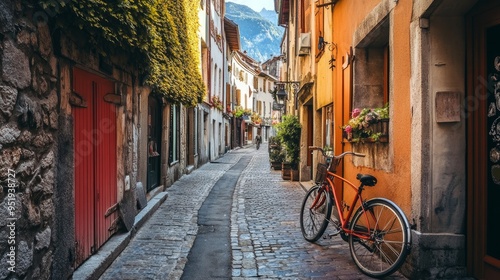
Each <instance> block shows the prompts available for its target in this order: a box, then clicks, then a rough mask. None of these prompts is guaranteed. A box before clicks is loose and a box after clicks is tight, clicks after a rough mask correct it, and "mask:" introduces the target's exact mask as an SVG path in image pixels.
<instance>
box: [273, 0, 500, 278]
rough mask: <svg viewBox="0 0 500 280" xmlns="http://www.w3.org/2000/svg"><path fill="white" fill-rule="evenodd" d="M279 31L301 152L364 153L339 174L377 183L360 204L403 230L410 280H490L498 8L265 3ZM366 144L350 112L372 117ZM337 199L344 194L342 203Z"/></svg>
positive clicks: (309, 174)
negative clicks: (382, 112)
mask: <svg viewBox="0 0 500 280" xmlns="http://www.w3.org/2000/svg"><path fill="white" fill-rule="evenodd" d="M275 4H276V11H277V12H278V15H279V16H278V18H279V19H278V24H279V25H282V26H284V27H286V32H285V37H284V43H283V45H282V46H283V48H282V54H283V57H284V59H285V61H286V63H285V64H284V66H285V67H284V69H283V70H282V74H283V75H282V76H281V77H280V79H281V80H282V81H286V82H288V83H287V85H290V86H292V85H297V87H296V89H293V88H292V87H289V88H288V93H289V98H288V102H289V103H288V106H287V108H288V110H287V112H288V113H292V114H296V115H298V116H299V119H300V120H301V123H302V125H303V129H302V131H303V132H302V140H301V159H302V160H301V164H300V180H301V181H308V180H311V179H313V177H314V174H315V173H314V172H315V166H316V163H317V161H318V160H320V159H319V158H317V157H316V155H311V154H310V152H309V151H308V149H307V147H308V146H310V145H316V146H323V147H325V146H330V147H332V148H333V151H334V153H335V154H339V153H341V152H343V151H349V150H352V151H356V152H361V153H365V154H366V155H367V156H366V157H365V158H346V159H345V160H344V162H343V163H342V166H341V168H338V172H339V173H341V174H342V175H344V176H345V177H346V178H348V179H349V180H350V181H355V176H356V174H357V173H370V174H373V175H375V176H376V177H377V178H378V184H377V186H376V187H375V188H370V189H368V190H367V191H366V193H367V194H368V197H376V196H383V197H387V198H389V199H391V200H393V201H395V202H396V203H397V204H398V205H400V206H401V208H402V209H403V210H404V212H405V213H406V216H407V217H408V219H409V220H410V223H411V225H412V240H413V244H412V251H411V254H410V256H409V257H408V259H407V263H406V264H405V265H404V266H403V268H402V269H401V272H402V273H403V274H405V275H406V276H407V277H409V278H411V279H431V278H460V277H465V276H471V277H474V278H477V279H499V277H500V241H499V240H500V239H499V238H498V230H500V225H499V223H498V216H499V215H500V203H497V202H496V200H498V199H500V163H499V162H500V136H499V135H500V124H497V123H498V122H500V39H498V38H500V2H499V1H493V0H490V1H477V0H461V1H456V0H414V1H408V0H406V1H398V0H363V1H361V0H350V1H347V0H318V1H312V0H302V1H299V0H276V1H275ZM386 104H388V106H389V107H388V108H389V110H388V115H387V117H388V121H386V120H384V121H382V122H380V124H378V125H377V127H376V128H373V129H372V131H373V132H369V133H372V135H368V134H369V133H364V134H363V133H360V131H357V130H354V131H350V129H352V127H351V128H350V129H348V130H345V129H343V128H345V126H346V125H347V124H348V123H349V120H350V119H351V117H352V116H351V112H353V110H355V109H359V110H362V109H364V108H366V109H373V108H383V107H384V106H385V105H386ZM343 195H344V196H348V194H343Z"/></svg>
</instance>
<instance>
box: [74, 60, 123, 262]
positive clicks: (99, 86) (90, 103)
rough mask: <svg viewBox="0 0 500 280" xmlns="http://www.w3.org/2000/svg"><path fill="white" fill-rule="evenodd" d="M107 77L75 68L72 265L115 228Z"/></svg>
mask: <svg viewBox="0 0 500 280" xmlns="http://www.w3.org/2000/svg"><path fill="white" fill-rule="evenodd" d="M114 91H115V86H114V83H113V82H112V81H110V80H106V79H104V78H102V77H100V76H98V75H95V74H92V73H90V72H87V71H84V70H82V69H79V68H73V93H72V94H73V95H74V96H77V97H78V98H79V99H80V100H81V101H82V102H81V103H80V105H78V106H74V107H73V108H72V113H73V121H74V131H73V133H74V143H73V144H74V151H75V152H74V180H75V182H74V186H75V242H76V244H75V251H76V256H75V267H78V266H79V265H80V264H81V263H82V262H83V261H85V260H86V259H87V258H88V257H90V256H91V255H92V254H94V253H95V252H96V251H97V250H98V249H99V248H100V247H101V246H102V245H103V244H104V243H105V242H106V241H107V240H108V239H109V238H110V237H111V235H112V234H113V233H114V232H115V231H116V229H117V222H118V213H117V211H116V209H117V207H116V206H117V154H116V143H117V136H116V107H115V105H114V104H112V103H108V102H106V101H105V99H104V96H105V95H107V94H109V93H114Z"/></svg>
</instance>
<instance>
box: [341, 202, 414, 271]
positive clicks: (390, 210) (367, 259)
mask: <svg viewBox="0 0 500 280" xmlns="http://www.w3.org/2000/svg"><path fill="white" fill-rule="evenodd" d="M350 229H351V231H352V233H351V234H350V235H349V247H350V250H351V256H352V258H353V259H354V262H355V263H356V265H357V266H358V268H359V269H360V270H361V271H362V272H363V273H364V274H366V275H368V276H371V277H376V278H381V277H385V276H387V275H390V274H392V273H394V272H395V271H396V270H398V269H399V267H400V266H401V265H402V264H403V263H404V261H405V259H406V256H407V255H408V253H409V250H410V243H411V239H410V238H411V237H410V232H409V223H408V220H407V219H406V216H405V215H404V213H403V212H402V211H401V209H399V207H398V206H396V205H395V204H394V203H393V202H391V201H389V200H386V199H381V198H379V199H373V200H369V201H368V202H366V203H365V205H364V208H363V207H359V209H358V210H357V211H356V214H354V217H353V218H352V221H351V226H350Z"/></svg>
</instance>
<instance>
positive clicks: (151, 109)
mask: <svg viewBox="0 0 500 280" xmlns="http://www.w3.org/2000/svg"><path fill="white" fill-rule="evenodd" d="M161 112H162V102H161V99H160V98H159V97H158V96H156V95H154V94H151V95H149V97H148V143H147V144H148V179H147V191H148V192H149V191H151V190H153V189H154V188H156V187H158V186H159V185H160V176H161V169H160V168H161V133H162V113H161Z"/></svg>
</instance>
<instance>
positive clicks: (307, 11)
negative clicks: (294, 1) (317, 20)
mask: <svg viewBox="0 0 500 280" xmlns="http://www.w3.org/2000/svg"><path fill="white" fill-rule="evenodd" d="M300 3H301V5H302V6H301V7H300V8H301V17H300V29H301V32H302V33H306V32H309V31H311V23H310V22H311V0H303V1H301V2H300Z"/></svg>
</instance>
